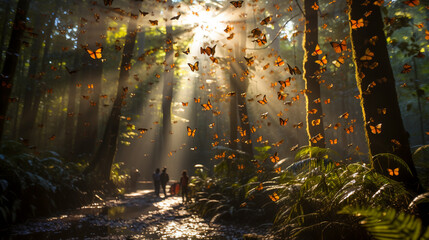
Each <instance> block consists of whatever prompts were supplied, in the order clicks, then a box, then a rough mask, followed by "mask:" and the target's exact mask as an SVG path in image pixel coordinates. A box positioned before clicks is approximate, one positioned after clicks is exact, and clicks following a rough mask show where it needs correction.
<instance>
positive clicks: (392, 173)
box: [387, 168, 399, 176]
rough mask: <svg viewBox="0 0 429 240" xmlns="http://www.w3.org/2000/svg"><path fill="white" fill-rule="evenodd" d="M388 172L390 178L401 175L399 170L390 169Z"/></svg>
mask: <svg viewBox="0 0 429 240" xmlns="http://www.w3.org/2000/svg"><path fill="white" fill-rule="evenodd" d="M387 171H388V172H389V175H390V176H393V175H395V176H398V175H399V168H395V169H393V170H392V169H390V168H388V169H387Z"/></svg>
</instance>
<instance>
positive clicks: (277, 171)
mask: <svg viewBox="0 0 429 240" xmlns="http://www.w3.org/2000/svg"><path fill="white" fill-rule="evenodd" d="M274 171H275V172H276V173H280V172H281V171H282V167H278V168H275V169H274Z"/></svg>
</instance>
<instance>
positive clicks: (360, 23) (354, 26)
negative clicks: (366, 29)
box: [350, 18, 365, 29]
mask: <svg viewBox="0 0 429 240" xmlns="http://www.w3.org/2000/svg"><path fill="white" fill-rule="evenodd" d="M350 23H351V24H352V29H357V28H361V27H363V26H365V24H364V21H363V18H360V19H358V20H357V21H356V20H353V19H352V20H350Z"/></svg>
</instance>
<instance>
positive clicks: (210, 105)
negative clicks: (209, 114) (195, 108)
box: [201, 99, 213, 111]
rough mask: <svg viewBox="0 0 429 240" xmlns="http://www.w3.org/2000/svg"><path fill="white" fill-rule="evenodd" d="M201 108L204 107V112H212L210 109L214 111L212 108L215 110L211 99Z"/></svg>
mask: <svg viewBox="0 0 429 240" xmlns="http://www.w3.org/2000/svg"><path fill="white" fill-rule="evenodd" d="M201 106H202V107H203V110H204V111H208V110H210V109H212V108H213V106H212V104H211V102H210V99H209V100H207V104H206V103H203V104H201Z"/></svg>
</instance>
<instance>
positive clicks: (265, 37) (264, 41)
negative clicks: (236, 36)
mask: <svg viewBox="0 0 429 240" xmlns="http://www.w3.org/2000/svg"><path fill="white" fill-rule="evenodd" d="M253 42H256V43H258V46H262V45H265V44H267V36H266V35H265V34H264V35H263V36H262V38H259V39H256V40H253Z"/></svg>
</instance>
